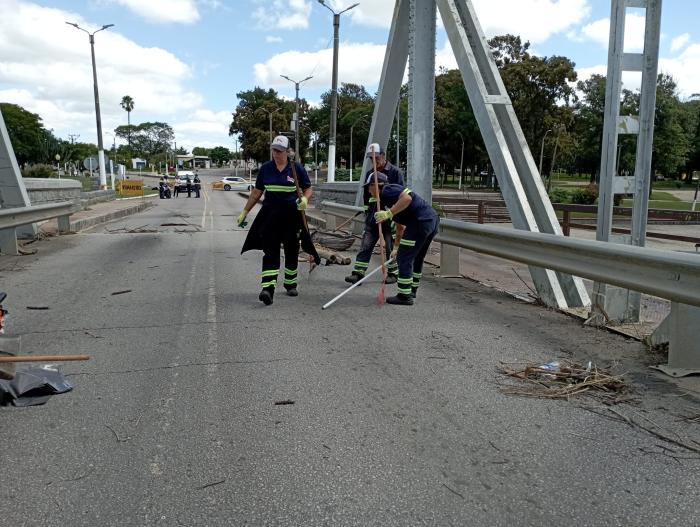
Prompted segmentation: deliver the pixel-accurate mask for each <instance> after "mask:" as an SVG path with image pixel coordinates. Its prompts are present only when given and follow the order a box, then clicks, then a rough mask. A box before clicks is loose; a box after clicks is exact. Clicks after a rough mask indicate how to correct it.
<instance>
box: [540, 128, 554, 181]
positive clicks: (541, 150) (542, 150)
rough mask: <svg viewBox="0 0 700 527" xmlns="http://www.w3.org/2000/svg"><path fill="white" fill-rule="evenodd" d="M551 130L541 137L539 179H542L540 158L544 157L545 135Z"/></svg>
mask: <svg viewBox="0 0 700 527" xmlns="http://www.w3.org/2000/svg"><path fill="white" fill-rule="evenodd" d="M551 131H552V130H547V131H546V132H545V133H544V136H543V137H542V146H541V147H540V178H541V177H542V156H543V155H544V140H545V139H546V138H547V134H548V133H549V132H551Z"/></svg>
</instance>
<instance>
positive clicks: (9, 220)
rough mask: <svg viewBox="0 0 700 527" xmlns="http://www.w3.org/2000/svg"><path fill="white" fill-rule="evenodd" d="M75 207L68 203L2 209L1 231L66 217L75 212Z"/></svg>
mask: <svg viewBox="0 0 700 527" xmlns="http://www.w3.org/2000/svg"><path fill="white" fill-rule="evenodd" d="M74 207H75V204H74V203H73V202H72V201H66V202H59V203H45V204H42V205H32V206H29V207H13V208H10V209H0V230H2V229H12V228H15V227H20V226H22V225H27V224H29V223H35V222H37V221H44V220H50V219H52V218H56V217H58V216H64V215H67V214H70V213H71V212H73V211H74Z"/></svg>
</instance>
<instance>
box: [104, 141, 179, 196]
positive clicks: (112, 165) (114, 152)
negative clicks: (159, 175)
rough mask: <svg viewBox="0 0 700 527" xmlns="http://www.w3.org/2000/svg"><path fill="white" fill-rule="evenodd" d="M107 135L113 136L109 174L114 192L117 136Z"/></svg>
mask: <svg viewBox="0 0 700 527" xmlns="http://www.w3.org/2000/svg"><path fill="white" fill-rule="evenodd" d="M107 135H111V136H112V159H110V160H109V174H110V177H111V179H112V190H114V163H115V162H116V160H117V136H116V135H114V134H113V133H112V132H107ZM166 174H167V169H166Z"/></svg>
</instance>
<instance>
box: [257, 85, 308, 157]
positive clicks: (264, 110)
mask: <svg viewBox="0 0 700 527" xmlns="http://www.w3.org/2000/svg"><path fill="white" fill-rule="evenodd" d="M304 80H306V79H304ZM302 82H303V81H302ZM298 95H299V87H298V86H297V98H298ZM260 109H261V110H262V111H263V112H265V113H266V114H267V116H268V117H269V118H270V144H272V114H273V113H276V112H279V111H280V108H275V109H274V110H272V111H270V110H266V109H265V108H260ZM298 111H299V103H297V112H298ZM298 137H299V136H298V135H297V138H298ZM297 140H298V139H297ZM270 159H272V149H270Z"/></svg>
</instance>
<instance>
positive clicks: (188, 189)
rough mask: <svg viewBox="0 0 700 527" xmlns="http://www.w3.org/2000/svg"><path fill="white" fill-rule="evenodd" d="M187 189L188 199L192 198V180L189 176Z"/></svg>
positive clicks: (186, 181)
mask: <svg viewBox="0 0 700 527" xmlns="http://www.w3.org/2000/svg"><path fill="white" fill-rule="evenodd" d="M185 188H186V189H187V197H188V198H191V197H192V178H190V175H189V174H187V179H186V180H185Z"/></svg>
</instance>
